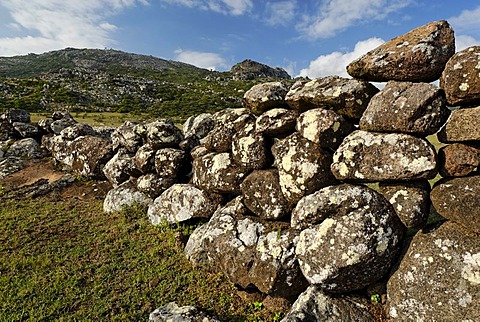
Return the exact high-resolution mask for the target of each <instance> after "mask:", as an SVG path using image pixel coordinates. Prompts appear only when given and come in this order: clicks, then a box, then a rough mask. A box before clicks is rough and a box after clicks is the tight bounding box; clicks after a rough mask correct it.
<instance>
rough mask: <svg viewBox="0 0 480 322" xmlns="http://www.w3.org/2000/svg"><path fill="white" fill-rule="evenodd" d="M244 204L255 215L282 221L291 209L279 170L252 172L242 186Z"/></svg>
mask: <svg viewBox="0 0 480 322" xmlns="http://www.w3.org/2000/svg"><path fill="white" fill-rule="evenodd" d="M241 189H242V195H243V202H244V203H245V206H247V208H248V209H250V211H252V212H253V213H254V214H255V215H257V216H259V217H262V218H265V219H272V220H276V219H281V218H284V217H286V216H287V215H288V214H289V211H290V207H289V205H288V202H287V200H285V197H284V196H283V193H282V189H281V188H280V178H279V176H278V171H277V170H260V171H254V172H252V173H251V174H250V175H249V176H248V177H246V178H245V180H244V181H243V182H242V184H241Z"/></svg>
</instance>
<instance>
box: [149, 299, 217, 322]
mask: <svg viewBox="0 0 480 322" xmlns="http://www.w3.org/2000/svg"><path fill="white" fill-rule="evenodd" d="M148 321H149V322H220V321H219V320H217V319H216V318H213V317H211V316H209V315H208V314H206V313H205V312H201V311H200V310H198V309H197V308H196V307H194V306H182V307H180V306H178V305H177V304H176V303H175V302H170V303H168V304H165V305H164V306H162V307H160V308H158V309H156V310H154V311H153V312H152V313H150V315H149V317H148Z"/></svg>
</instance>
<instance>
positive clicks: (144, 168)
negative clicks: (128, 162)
mask: <svg viewBox="0 0 480 322" xmlns="http://www.w3.org/2000/svg"><path fill="white" fill-rule="evenodd" d="M156 152H157V151H156V150H154V149H153V147H152V146H151V145H150V144H149V143H147V144H145V145H142V146H141V147H140V148H138V150H137V152H136V153H135V156H134V157H133V158H132V162H133V165H134V166H135V168H136V169H137V170H138V171H140V172H141V173H143V174H146V173H149V172H153V171H154V166H155V153H156Z"/></svg>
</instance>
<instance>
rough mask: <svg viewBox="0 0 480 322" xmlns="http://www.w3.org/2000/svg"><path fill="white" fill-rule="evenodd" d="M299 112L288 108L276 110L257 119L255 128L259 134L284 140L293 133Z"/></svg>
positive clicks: (269, 111) (267, 112)
mask: <svg viewBox="0 0 480 322" xmlns="http://www.w3.org/2000/svg"><path fill="white" fill-rule="evenodd" d="M297 117H298V111H294V110H290V109H286V108H274V109H271V110H268V111H266V112H265V113H263V114H262V115H260V116H259V117H258V118H257V121H256V124H255V127H256V130H257V132H258V133H262V134H265V135H268V136H270V137H276V138H283V137H285V136H288V135H290V134H292V133H293V131H294V130H295V124H296V122H297Z"/></svg>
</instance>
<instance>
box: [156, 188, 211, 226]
mask: <svg viewBox="0 0 480 322" xmlns="http://www.w3.org/2000/svg"><path fill="white" fill-rule="evenodd" d="M217 206H218V203H217V202H215V201H214V200H210V199H209V198H208V196H207V194H206V192H205V191H203V190H200V189H198V188H196V187H195V186H193V185H191V184H174V185H173V186H171V187H170V188H168V189H167V190H165V191H164V192H163V193H162V194H161V195H160V196H159V197H158V198H156V199H155V201H154V202H153V204H152V205H150V207H149V208H148V218H149V219H150V221H151V222H152V224H153V225H159V224H161V223H162V222H166V223H168V224H175V223H177V222H183V221H187V220H189V219H192V218H210V217H211V216H212V214H213V212H214V211H215V210H216V208H217Z"/></svg>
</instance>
